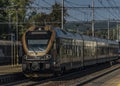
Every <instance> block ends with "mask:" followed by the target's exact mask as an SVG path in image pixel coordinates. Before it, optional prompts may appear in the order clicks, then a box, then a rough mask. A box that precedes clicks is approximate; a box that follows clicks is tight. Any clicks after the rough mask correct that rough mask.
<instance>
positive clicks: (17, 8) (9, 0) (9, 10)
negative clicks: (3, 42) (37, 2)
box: [0, 0, 31, 36]
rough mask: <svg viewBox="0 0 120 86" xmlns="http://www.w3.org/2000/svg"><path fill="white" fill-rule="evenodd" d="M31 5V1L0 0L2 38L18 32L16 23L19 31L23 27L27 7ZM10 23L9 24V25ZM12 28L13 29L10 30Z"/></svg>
mask: <svg viewBox="0 0 120 86" xmlns="http://www.w3.org/2000/svg"><path fill="white" fill-rule="evenodd" d="M30 4H31V0H0V8H2V10H1V11H0V22H2V24H0V26H1V29H0V36H2V35H4V34H9V33H11V32H15V31H16V22H18V29H20V28H21V27H24V26H23V23H21V24H20V22H23V21H24V20H25V17H26V12H27V11H26V10H27V9H26V7H27V6H29V5H30ZM7 22H8V23H7ZM10 26H11V28H10Z"/></svg>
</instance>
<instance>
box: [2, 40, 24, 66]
mask: <svg viewBox="0 0 120 86" xmlns="http://www.w3.org/2000/svg"><path fill="white" fill-rule="evenodd" d="M17 63H18V64H21V63H22V45H21V42H20V41H16V42H15V41H11V40H0V65H16V64H17Z"/></svg>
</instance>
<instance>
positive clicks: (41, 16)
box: [28, 2, 68, 27]
mask: <svg viewBox="0 0 120 86" xmlns="http://www.w3.org/2000/svg"><path fill="white" fill-rule="evenodd" d="M61 7H62V6H61V4H59V3H57V2H56V3H55V4H54V5H53V6H52V11H51V13H49V14H46V13H42V12H41V13H38V14H37V13H36V14H34V15H32V16H30V18H29V19H30V20H29V21H30V22H34V23H33V24H29V25H28V26H30V25H34V24H36V25H38V26H44V25H52V26H58V27H61V11H62V9H61ZM64 16H68V14H67V10H66V9H65V8H64ZM64 23H65V19H64Z"/></svg>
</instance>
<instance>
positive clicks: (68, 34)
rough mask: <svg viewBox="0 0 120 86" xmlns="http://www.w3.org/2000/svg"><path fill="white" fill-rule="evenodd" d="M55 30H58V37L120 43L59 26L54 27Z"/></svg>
mask: <svg viewBox="0 0 120 86" xmlns="http://www.w3.org/2000/svg"><path fill="white" fill-rule="evenodd" d="M54 30H55V32H56V37H61V38H68V39H79V40H84V41H97V42H104V43H107V44H118V42H116V41H113V40H108V39H103V38H97V37H92V36H87V35H81V34H77V33H71V32H67V31H65V30H61V29H60V28H58V27H57V28H54Z"/></svg>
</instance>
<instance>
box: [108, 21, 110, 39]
mask: <svg viewBox="0 0 120 86" xmlns="http://www.w3.org/2000/svg"><path fill="white" fill-rule="evenodd" d="M109 39H110V21H109V20H108V40H109Z"/></svg>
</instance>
